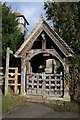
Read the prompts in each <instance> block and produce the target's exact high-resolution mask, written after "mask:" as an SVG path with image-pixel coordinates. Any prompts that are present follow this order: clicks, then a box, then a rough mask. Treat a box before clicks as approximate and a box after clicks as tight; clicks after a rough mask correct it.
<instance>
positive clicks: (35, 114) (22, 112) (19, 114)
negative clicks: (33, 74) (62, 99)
mask: <svg viewBox="0 0 80 120" xmlns="http://www.w3.org/2000/svg"><path fill="white" fill-rule="evenodd" d="M6 118H79V116H78V114H74V113H71V112H56V111H53V109H52V108H50V107H48V106H46V105H43V104H40V103H30V102H27V103H26V104H25V105H23V106H22V107H20V108H17V109H15V110H13V111H12V112H10V113H9V114H7V115H6Z"/></svg>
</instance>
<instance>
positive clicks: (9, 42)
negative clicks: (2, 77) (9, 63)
mask: <svg viewBox="0 0 80 120" xmlns="http://www.w3.org/2000/svg"><path fill="white" fill-rule="evenodd" d="M2 35H3V36H2V52H3V54H2V55H3V57H5V52H6V48H7V47H10V48H11V50H13V51H14V52H15V51H16V50H17V48H18V47H19V45H20V31H19V30H18V21H17V20H16V16H15V14H14V13H12V10H11V6H7V5H6V3H4V4H3V5H2Z"/></svg>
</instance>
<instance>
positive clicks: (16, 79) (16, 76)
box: [14, 68, 18, 94]
mask: <svg viewBox="0 0 80 120" xmlns="http://www.w3.org/2000/svg"><path fill="white" fill-rule="evenodd" d="M17 84H18V68H16V69H15V88H14V91H15V93H16V94H17Z"/></svg>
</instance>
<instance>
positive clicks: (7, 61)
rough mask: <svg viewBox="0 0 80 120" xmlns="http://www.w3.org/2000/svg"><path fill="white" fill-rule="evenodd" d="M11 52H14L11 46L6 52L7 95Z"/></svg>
mask: <svg viewBox="0 0 80 120" xmlns="http://www.w3.org/2000/svg"><path fill="white" fill-rule="evenodd" d="M10 53H11V54H13V51H11V50H10V48H9V47H8V48H7V52H6V71H5V95H6V93H8V73H9V57H10Z"/></svg>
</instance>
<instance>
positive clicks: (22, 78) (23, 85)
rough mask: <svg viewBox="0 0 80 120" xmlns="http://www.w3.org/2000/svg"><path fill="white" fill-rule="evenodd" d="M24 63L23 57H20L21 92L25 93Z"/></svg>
mask: <svg viewBox="0 0 80 120" xmlns="http://www.w3.org/2000/svg"><path fill="white" fill-rule="evenodd" d="M25 78H26V65H25V58H22V59H21V94H22V95H25Z"/></svg>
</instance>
